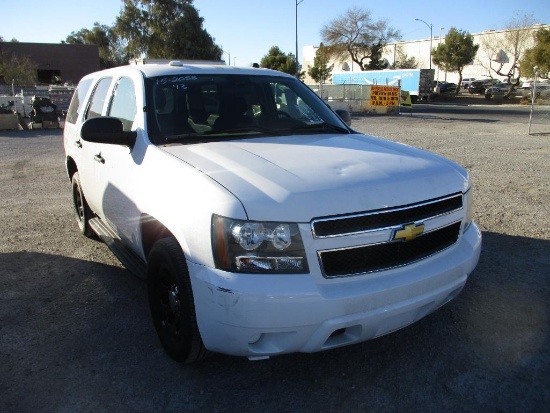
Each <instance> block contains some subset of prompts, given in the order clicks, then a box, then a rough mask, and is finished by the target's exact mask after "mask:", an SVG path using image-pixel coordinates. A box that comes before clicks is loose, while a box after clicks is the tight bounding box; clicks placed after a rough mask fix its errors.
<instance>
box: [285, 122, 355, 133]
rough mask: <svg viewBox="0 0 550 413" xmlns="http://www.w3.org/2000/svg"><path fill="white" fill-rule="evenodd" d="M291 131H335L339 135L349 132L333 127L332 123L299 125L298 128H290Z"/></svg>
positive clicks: (345, 129) (339, 127)
mask: <svg viewBox="0 0 550 413" xmlns="http://www.w3.org/2000/svg"><path fill="white" fill-rule="evenodd" d="M290 130H292V131H316V130H322V131H326V130H330V131H336V132H340V133H346V134H349V133H350V131H349V129H347V128H343V127H341V126H338V125H333V124H332V123H328V122H322V123H312V124H306V125H300V126H294V127H292V128H290Z"/></svg>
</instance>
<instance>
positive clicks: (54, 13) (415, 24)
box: [0, 0, 550, 65]
mask: <svg viewBox="0 0 550 413" xmlns="http://www.w3.org/2000/svg"><path fill="white" fill-rule="evenodd" d="M297 1H299V0H297ZM194 5H195V7H196V8H197V9H198V10H199V14H200V16H201V17H203V18H204V25H203V27H204V28H206V30H207V31H208V33H210V35H212V36H213V37H214V38H215V40H216V43H217V44H218V45H220V46H221V47H222V48H223V49H224V50H225V51H227V53H226V54H224V56H223V57H224V59H225V60H226V61H228V62H229V55H231V64H234V63H236V64H237V65H250V64H251V63H252V62H259V61H260V60H261V58H262V57H263V56H264V55H265V54H267V52H268V51H269V48H270V47H271V46H274V45H277V46H279V48H280V49H281V50H282V51H283V52H285V53H295V50H296V15H295V11H296V0H195V1H194ZM356 6H357V7H362V8H364V9H367V10H370V12H371V13H372V16H373V18H374V19H375V20H380V19H385V20H388V21H389V23H390V25H391V26H392V27H394V28H397V29H399V30H400V31H401V33H402V35H403V40H412V39H423V38H424V39H426V38H429V37H430V29H429V27H428V26H427V25H426V24H424V23H422V22H419V21H415V19H422V20H424V21H426V22H427V23H428V24H432V27H433V36H434V37H436V36H439V32H440V28H443V29H442V33H443V35H444V34H445V33H446V31H447V30H448V29H449V28H451V27H456V28H457V29H460V30H465V31H468V32H470V33H478V32H481V31H483V30H487V29H494V30H498V29H503V28H505V27H506V24H507V23H508V22H509V21H510V19H511V18H512V17H513V16H514V14H515V13H520V14H528V15H531V16H532V17H533V18H534V20H535V22H536V23H545V24H549V23H550V4H549V0H522V1H517V0H516V1H512V0H481V1H480V0H477V1H471V0H461V1H445V0H439V1H431V0H425V1H423V0H416V1H413V0H393V1H391V0H385V1H380V0H379V1H377V2H366V1H361V0H302V2H301V3H300V4H299V6H298V45H299V47H298V50H299V57H301V53H302V52H301V50H302V46H305V45H318V44H319V43H320V42H321V36H320V31H321V28H322V27H323V25H325V24H327V23H328V22H329V21H331V20H332V19H334V18H335V17H337V16H340V15H342V14H344V12H345V11H346V10H348V9H349V8H352V7H356ZM121 7H122V1H120V0H24V1H21V0H20V1H17V0H0V10H1V24H0V36H2V37H3V38H4V39H5V40H7V41H9V40H11V39H12V38H16V39H17V40H19V41H20V42H34V43H59V42H60V41H61V40H64V39H65V38H66V37H67V35H69V34H70V33H71V32H73V31H78V30H80V29H82V28H92V27H93V25H94V22H98V23H100V24H106V25H112V24H113V23H114V21H115V18H116V16H117V15H118V14H119V13H120V10H121Z"/></svg>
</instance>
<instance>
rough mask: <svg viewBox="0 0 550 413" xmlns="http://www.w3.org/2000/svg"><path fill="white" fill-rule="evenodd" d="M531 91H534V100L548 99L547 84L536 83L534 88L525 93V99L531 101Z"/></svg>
mask: <svg viewBox="0 0 550 413" xmlns="http://www.w3.org/2000/svg"><path fill="white" fill-rule="evenodd" d="M533 89H535V98H536V99H550V84H549V83H538V82H537V84H536V87H535V86H534V85H532V86H531V88H530V89H529V90H528V92H527V98H529V99H532V96H533Z"/></svg>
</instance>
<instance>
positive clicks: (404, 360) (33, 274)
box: [0, 115, 550, 412]
mask: <svg viewBox="0 0 550 413" xmlns="http://www.w3.org/2000/svg"><path fill="white" fill-rule="evenodd" d="M354 127H355V128H356V129H358V130H360V131H363V132H368V133H371V134H373V135H377V136H383V137H386V138H388V139H391V140H396V141H400V142H403V143H406V144H410V145H414V146H418V147H421V148H424V149H427V150H431V151H434V152H437V153H439V154H442V155H444V156H446V157H449V158H451V159H453V160H455V161H457V162H459V163H460V164H462V165H464V166H466V167H467V168H468V170H469V171H470V173H471V175H472V179H473V185H474V189H475V205H474V207H475V219H476V221H477V223H478V224H479V225H480V227H481V228H482V230H483V236H484V241H483V242H484V246H483V252H482V256H481V260H480V263H479V265H478V268H477V269H476V271H475V272H474V273H473V274H472V276H471V277H470V280H469V282H468V284H467V285H466V287H465V289H464V290H463V292H462V293H461V294H460V295H459V297H457V298H456V299H455V300H454V301H452V302H451V303H449V304H447V305H446V306H445V307H443V308H441V309H440V310H438V311H437V312H435V313H433V314H431V315H430V316H428V317H426V318H425V319H423V320H421V321H420V322H418V323H416V324H414V325H412V326H409V327H407V328H405V329H403V330H400V331H398V332H395V333H393V334H391V335H388V336H385V337H381V338H379V339H376V340H372V341H370V342H366V343H363V344H359V345H355V346H350V347H345V348H341V349H337V350H332V351H328V352H323V353H316V354H293V355H286V356H279V357H274V358H272V359H270V360H267V361H261V362H250V361H248V360H246V359H241V358H235V357H228V356H223V355H215V356H213V357H211V358H210V359H208V360H207V361H205V362H204V363H201V364H199V365H196V366H191V367H189V366H183V365H179V364H177V363H175V362H173V361H172V360H171V359H169V358H168V357H167V356H166V355H165V353H164V351H163V350H162V348H161V347H160V344H159V343H158V340H157V337H156V333H155V331H154V328H153V325H152V322H151V320H150V316H149V311H148V307H147V299H146V288H145V284H144V282H143V281H141V280H139V279H136V278H134V277H133V276H131V275H130V274H129V272H128V271H126V270H125V269H124V268H123V267H122V266H121V265H120V264H119V263H118V261H117V260H116V259H115V258H114V257H113V256H112V255H111V254H110V252H109V251H108V249H107V248H106V247H105V245H103V244H102V243H100V242H98V241H94V240H90V239H86V238H84V237H82V236H80V235H79V233H78V230H77V227H76V223H75V222H74V219H73V215H72V210H71V200H70V184H69V181H68V179H67V177H66V175H65V172H64V166H63V149H62V138H61V132H60V131H51V132H49V131H24V132H0V167H1V169H0V235H1V237H0V411H2V412H37V411H38V412H76V411H78V412H104V411H105V412H107V411H108V412H110V411H120V412H131V411H136V412H153V411H166V412H172V411H207V412H234V411H239V412H310V411H311V412H320V411H330V412H349V411H377V412H394V411H422V412H427V411H430V412H441V411H445V410H452V411H472V412H474V411H475V412H478V411H483V412H543V411H544V412H546V411H547V406H548V405H549V404H550V300H549V299H550V283H549V280H550V270H549V267H550V258H549V257H550V233H549V230H550V211H549V205H550V187H549V185H550V184H549V177H550V162H549V160H550V136H548V135H546V136H529V135H527V133H526V132H527V127H526V125H525V124H514V123H510V122H506V121H499V122H483V121H482V120H480V119H479V118H478V119H477V120H475V121H468V120H453V119H445V118H443V117H435V116H418V115H415V116H413V117H409V116H401V117H399V116H390V117H386V116H370V117H365V118H358V119H354Z"/></svg>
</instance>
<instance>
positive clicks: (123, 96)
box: [109, 77, 137, 132]
mask: <svg viewBox="0 0 550 413" xmlns="http://www.w3.org/2000/svg"><path fill="white" fill-rule="evenodd" d="M136 113H137V107H136V92H135V88H134V83H133V82H132V80H131V79H129V78H126V77H123V78H121V79H120V80H119V81H118V84H117V85H116V87H115V91H114V96H113V100H112V102H111V107H110V109H109V116H113V117H115V118H118V119H120V120H121V122H122V125H123V126H124V131H125V132H128V131H131V130H132V125H133V124H134V119H135V117H136Z"/></svg>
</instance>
